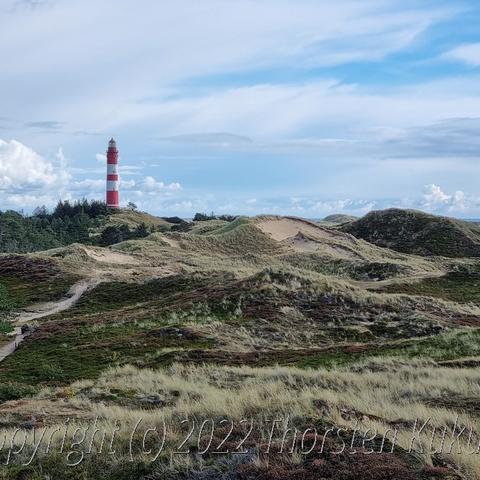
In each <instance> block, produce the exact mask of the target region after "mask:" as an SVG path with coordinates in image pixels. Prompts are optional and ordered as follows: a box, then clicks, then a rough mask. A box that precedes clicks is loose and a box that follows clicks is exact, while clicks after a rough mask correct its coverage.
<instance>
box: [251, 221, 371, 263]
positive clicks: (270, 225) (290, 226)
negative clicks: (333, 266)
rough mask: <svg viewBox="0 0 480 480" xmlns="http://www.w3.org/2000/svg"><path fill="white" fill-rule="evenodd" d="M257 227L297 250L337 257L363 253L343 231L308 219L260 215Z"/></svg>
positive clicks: (349, 256) (353, 256)
mask: <svg viewBox="0 0 480 480" xmlns="http://www.w3.org/2000/svg"><path fill="white" fill-rule="evenodd" d="M256 225H257V227H258V228H260V229H261V230H262V231H263V232H264V233H267V234H268V235H270V236H271V237H272V238H273V239H274V240H277V241H278V242H282V243H283V244H285V245H287V246H289V247H291V248H292V249H293V250H295V251H297V252H303V253H305V252H306V253H312V252H316V253H319V254H323V255H326V256H331V257H336V258H346V259H355V258H362V255H361V254H360V253H358V252H356V251H354V250H353V249H352V248H351V247H350V246H347V245H342V243H346V242H349V243H352V241H351V240H350V239H349V238H348V239H347V238H346V237H345V235H344V234H343V233H341V232H335V231H332V230H328V229H326V228H323V227H320V226H317V225H315V224H313V223H310V222H308V221H306V220H301V219H295V218H285V217H263V218H262V217H260V218H259V221H258V222H257V224H256Z"/></svg>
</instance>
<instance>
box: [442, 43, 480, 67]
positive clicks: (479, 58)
mask: <svg viewBox="0 0 480 480" xmlns="http://www.w3.org/2000/svg"><path fill="white" fill-rule="evenodd" d="M442 57H443V58H446V59H450V60H456V61H459V62H463V63H466V64H467V65H470V66H472V67H478V66H480V43H469V44H465V45H460V46H459V47H456V48H454V49H452V50H449V51H448V52H446V53H444V54H443V55H442Z"/></svg>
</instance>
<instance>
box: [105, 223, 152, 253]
mask: <svg viewBox="0 0 480 480" xmlns="http://www.w3.org/2000/svg"><path fill="white" fill-rule="evenodd" d="M154 231H155V229H153V228H150V229H149V228H148V227H147V226H146V225H145V224H144V223H141V224H140V225H138V226H137V227H136V228H134V229H133V230H130V228H129V227H128V226H127V225H109V226H108V227H105V228H104V230H103V231H102V233H101V235H100V241H99V243H100V245H102V246H103V247H106V246H108V245H114V244H115V243H120V242H124V241H126V240H133V239H134V238H145V237H148V235H150V234H151V233H153V232H154Z"/></svg>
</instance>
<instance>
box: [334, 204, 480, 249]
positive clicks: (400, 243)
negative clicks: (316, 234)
mask: <svg viewBox="0 0 480 480" xmlns="http://www.w3.org/2000/svg"><path fill="white" fill-rule="evenodd" d="M340 229H341V230H342V231H344V232H347V233H351V234H352V235H355V236H356V237H358V238H363V239H364V240H367V241H368V242H371V243H374V244H375V245H379V246H381V247H387V248H392V249H393V250H398V251H399V252H404V253H413V254H417V255H443V256H445V257H454V258H461V257H480V228H478V226H476V225H475V224H473V223H470V222H462V221H460V220H456V219H452V218H448V217H438V216H435V215H429V214H426V213H424V212H419V211H416V210H400V209H394V208H392V209H389V210H382V211H377V212H370V213H369V214H367V215H365V216H364V217H362V218H360V219H359V220H356V221H355V222H352V223H348V224H345V225H342V226H341V227H340Z"/></svg>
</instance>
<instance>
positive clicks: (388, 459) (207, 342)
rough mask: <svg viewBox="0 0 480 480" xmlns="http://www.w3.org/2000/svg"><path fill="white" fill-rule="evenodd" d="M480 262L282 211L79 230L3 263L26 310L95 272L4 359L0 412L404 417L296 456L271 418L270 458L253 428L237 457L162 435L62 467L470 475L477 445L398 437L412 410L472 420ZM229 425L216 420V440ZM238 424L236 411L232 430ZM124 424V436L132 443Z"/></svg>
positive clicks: (107, 416) (7, 425) (182, 472)
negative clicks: (146, 454)
mask: <svg viewBox="0 0 480 480" xmlns="http://www.w3.org/2000/svg"><path fill="white" fill-rule="evenodd" d="M2 265H4V266H5V268H3V270H2ZM20 267H21V268H20ZM2 272H3V273H2ZM36 272H37V273H36ZM38 272H41V274H40V273H38ZM479 275H480V260H478V259H476V258H445V257H436V256H428V257H423V256H419V255H411V254H406V253H400V252H396V251H394V250H390V249H387V248H382V247H380V246H377V245H373V244H371V243H368V242H367V241H365V240H363V239H358V238H355V237H354V236H352V235H350V234H349V233H345V232H343V231H341V230H338V229H335V228H328V227H325V226H319V225H317V224H316V223H314V222H310V221H306V220H303V219H300V218H294V217H278V216H260V217H257V218H252V219H250V218H245V217H240V218H237V219H236V220H234V221H233V222H222V221H217V220H213V221H206V222H196V223H194V224H192V225H190V227H189V231H185V232H166V233H160V232H157V233H154V234H152V235H150V236H148V237H146V238H142V239H136V240H129V241H126V242H122V243H118V244H116V245H112V246H111V247H108V248H101V247H90V246H88V247H87V246H84V245H80V244H73V245H70V246H68V247H63V248H57V249H53V250H49V251H45V252H41V253H38V254H35V255H26V256H18V257H14V258H13V257H12V256H9V257H7V256H2V257H0V276H1V277H2V281H5V284H6V285H8V286H9V289H10V291H11V293H12V295H13V296H14V297H15V300H16V301H17V302H18V303H19V304H21V305H22V308H25V307H28V306H29V305H31V304H33V303H36V302H38V301H39V300H38V297H39V296H40V295H43V297H42V301H55V300H58V299H59V298H61V297H62V296H63V295H65V292H66V291H68V289H69V288H70V286H71V285H72V284H74V283H75V282H78V280H79V279H86V280H88V281H93V280H96V281H98V282H99V283H98V285H96V286H95V287H94V288H92V289H91V290H89V291H87V292H86V293H85V294H84V295H83V296H82V297H81V298H80V299H79V300H78V302H77V303H76V304H75V305H72V306H71V308H70V309H69V310H67V311H62V312H58V313H56V314H54V315H50V316H47V317H45V318H40V319H38V323H37V325H36V330H35V331H34V332H33V333H32V334H31V335H30V336H29V337H27V338H26V340H25V341H24V342H23V343H22V345H21V346H20V347H19V348H18V350H17V351H16V352H15V353H14V354H13V355H11V356H10V357H8V358H7V359H5V361H4V362H2V363H0V375H1V377H2V379H3V381H4V384H5V385H8V388H7V387H0V398H1V399H3V403H1V404H0V412H2V415H3V418H4V420H3V424H2V425H3V428H4V429H6V431H7V432H8V435H10V436H11V435H13V430H9V429H11V428H14V427H15V426H16V425H23V424H25V422H29V425H30V426H31V424H32V423H33V424H38V425H42V426H46V427H47V428H48V429H54V428H55V427H56V426H58V425H60V424H61V423H62V421H63V420H64V419H65V417H67V416H69V417H72V416H73V417H74V418H76V419H77V421H78V422H82V421H84V420H85V419H89V418H90V419H92V418H95V417H97V416H98V417H99V418H100V421H101V423H102V426H105V427H107V428H112V425H113V423H114V418H115V416H118V417H120V419H121V420H122V421H123V422H124V423H125V425H126V426H127V427H131V426H134V425H135V423H136V421H137V420H138V418H139V417H143V418H144V419H145V421H146V423H148V425H149V426H158V427H159V428H160V427H161V425H162V424H163V422H164V421H165V422H166V423H167V424H168V426H169V435H170V437H169V440H174V441H175V440H180V441H181V440H182V435H183V434H184V433H185V432H183V430H181V426H180V425H179V424H178V422H176V419H178V418H180V417H181V418H184V417H185V415H189V416H194V417H195V418H197V419H199V420H200V423H201V422H202V421H203V420H205V419H207V418H214V419H221V418H223V417H227V418H230V419H233V420H235V421H237V422H238V421H240V420H241V419H242V418H245V417H247V418H255V420H256V421H259V422H264V421H265V416H266V415H267V416H269V417H271V416H272V415H273V416H275V415H279V416H280V418H282V419H283V418H286V417H290V418H291V419H295V420H294V421H295V422H297V423H296V426H297V427H298V428H300V429H304V428H307V427H310V426H311V425H312V424H314V425H315V426H316V427H317V428H318V429H319V430H320V431H322V429H325V428H327V427H328V426H329V425H331V424H332V422H333V423H335V424H338V425H339V426H344V427H348V426H349V425H350V426H351V425H352V424H353V423H355V421H357V420H358V422H360V425H361V426H362V427H363V428H364V429H366V428H373V427H375V428H377V429H378V432H379V436H381V435H382V432H383V431H385V430H386V429H388V428H392V427H398V429H399V439H400V440H399V443H398V445H397V447H398V448H397V449H396V450H395V451H394V452H393V453H392V454H381V455H373V456H368V455H367V456H365V455H363V456H361V455H351V454H345V455H337V456H332V455H324V456H321V455H320V453H318V452H315V455H316V456H313V454H311V455H306V456H305V455H301V454H298V455H294V456H292V455H289V454H288V453H286V451H284V452H283V453H280V452H279V451H278V448H277V447H278V446H279V443H278V442H280V441H281V432H280V431H279V432H277V433H278V435H277V434H276V435H275V437H274V443H275V448H274V449H273V450H274V456H273V457H270V458H267V457H265V456H263V455H262V454H261V453H259V446H260V445H262V444H264V443H265V438H263V437H262V436H261V435H257V434H255V436H254V437H253V438H252V440H251V442H250V443H248V444H247V447H248V450H247V451H248V452H249V453H248V454H247V455H244V456H238V455H227V454H219V453H215V454H212V455H209V454H208V453H206V454H205V455H203V456H202V455H200V456H199V455H197V453H195V452H197V451H198V446H197V447H195V446H194V441H193V440H192V442H193V443H192V444H191V445H190V447H191V452H192V454H191V455H183V456H178V457H175V456H174V455H172V450H173V445H174V443H175V442H173V443H172V441H170V442H169V444H168V445H169V446H168V447H167V449H166V452H165V455H164V456H162V457H161V459H160V460H159V461H158V462H157V463H156V464H155V465H152V466H148V465H147V466H145V464H144V462H143V460H144V458H142V457H141V455H140V454H139V452H138V451H136V452H135V453H134V456H133V461H132V462H130V461H129V460H130V459H129V455H128V451H127V452H126V453H124V454H121V455H120V457H119V458H110V459H107V460H105V459H102V458H101V457H99V456H87V458H86V460H85V462H83V464H82V465H80V466H79V467H77V469H75V472H79V473H75V472H73V473H72V475H83V478H93V479H96V478H105V477H107V478H143V479H147V478H148V479H149V480H150V479H157V478H158V479H160V478H185V479H198V478H202V479H212V480H213V479H216V478H218V472H219V471H222V472H223V473H224V474H225V475H227V477H225V478H232V479H240V480H247V479H250V478H265V479H272V480H273V479H283V478H285V479H287V478H304V479H312V480H313V479H317V478H332V479H333V478H335V479H340V480H347V479H348V480H355V479H358V480H360V479H362V480H363V479H365V478H378V479H382V478H388V479H393V480H405V479H407V480H408V479H418V480H420V479H425V478H444V479H450V478H478V477H479V475H480V464H479V462H478V459H477V456H472V455H461V454H454V453H447V452H444V453H441V454H440V453H439V454H436V455H434V454H431V453H427V452H424V453H420V451H419V449H416V451H415V452H413V453H408V439H409V438H410V437H409V435H410V436H411V430H412V424H413V422H414V419H415V418H419V419H423V421H425V420H426V419H427V418H429V417H431V418H432V419H434V420H433V422H434V424H435V425H436V426H437V427H440V426H441V425H444V424H445V425H448V426H450V427H451V425H452V421H453V418H454V416H455V415H456V413H459V414H460V417H459V418H460V423H461V424H462V425H475V426H479V425H478V418H477V414H476V410H475V401H474V399H475V398H476V395H477V393H478V392H477V391H476V387H475V385H476V384H477V383H478V381H477V378H476V377H477V376H478V375H477V372H476V370H475V368H474V367H472V365H476V363H475V362H478V364H480V290H479V288H478V282H479V280H478V279H479ZM39 278H42V282H41V283H42V285H43V288H40V287H39V285H40V283H39V282H38V279H39ZM277 365H279V366H277ZM42 412H43V413H42ZM262 419H263V420H262ZM72 428H73V423H72ZM127 430H128V428H127ZM258 431H259V432H268V431H269V430H268V426H267V425H265V424H264V423H263V424H261V428H259V429H258ZM478 431H480V426H479V428H478ZM130 433H131V429H130ZM186 433H188V432H186ZM227 433H228V430H227V431H225V432H224V431H223V430H221V429H220V430H218V431H217V432H216V433H215V435H216V436H215V439H217V436H218V440H219V442H218V443H220V441H221V440H222V438H224V437H225V436H226V434H227ZM241 434H242V431H241V429H239V428H237V427H235V428H234V429H233V430H232V438H231V440H232V441H236V440H238V439H239V438H241ZM8 435H7V436H8ZM222 435H223V437H222ZM349 435H350V434H348V433H347V434H346V438H347V440H348V438H350V437H349ZM127 437H128V435H126V434H125V433H123V434H120V435H119V441H120V442H124V444H125V445H127V444H128V438H127ZM8 438H10V437H8ZM422 438H423V440H424V441H425V442H426V441H427V440H428V437H427V434H425V436H424V437H422ZM194 440H195V441H196V439H194ZM435 441H436V442H437V440H435ZM332 442H333V443H332V444H331V445H330V447H331V448H332V449H333V450H335V451H337V450H339V445H338V444H337V443H336V440H332ZM230 446H232V445H231V444H230ZM275 449H276V451H275ZM286 450H287V451H289V449H286ZM172 458H175V460H173V461H172ZM200 458H203V460H201V459H200ZM239 458H240V460H239ZM318 460H320V461H318ZM62 462H63V463H62ZM127 464H128V468H130V469H133V470H128V472H131V473H130V474H129V473H125V472H126V471H127V470H125V469H126V468H127V467H126V465H127ZM5 468H6V469H7V473H8V467H5ZM30 468H31V469H32V470H31V472H32V473H35V474H45V473H47V474H48V473H51V472H53V470H52V469H56V470H58V471H62V470H63V469H66V468H67V467H66V466H65V462H64V459H62V457H59V458H55V460H52V459H50V460H48V459H46V458H45V457H43V456H40V457H39V458H38V459H36V460H35V462H34V463H33V465H31V466H30ZM121 472H122V473H121ZM132 472H133V473H132ZM352 472H353V473H352ZM372 472H374V475H376V477H375V476H373V477H372ZM9 474H11V475H13V474H14V473H13V467H12V469H11V471H10V473H9ZM121 475H123V476H121ZM128 475H130V476H128ZM6 478H10V477H8V476H7V477H6ZM11 478H15V477H11ZM72 478H74V480H75V478H76V477H72ZM78 478H82V477H78Z"/></svg>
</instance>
